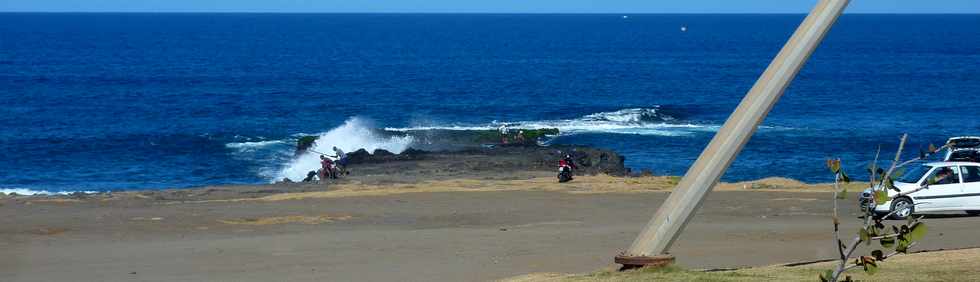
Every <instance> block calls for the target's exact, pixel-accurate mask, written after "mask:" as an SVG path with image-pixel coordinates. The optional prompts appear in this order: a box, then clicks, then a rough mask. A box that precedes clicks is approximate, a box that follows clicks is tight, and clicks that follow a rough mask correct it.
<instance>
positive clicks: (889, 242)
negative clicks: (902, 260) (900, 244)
mask: <svg viewBox="0 0 980 282" xmlns="http://www.w3.org/2000/svg"><path fill="white" fill-rule="evenodd" d="M878 243H881V247H882V248H889V249H890V248H891V247H893V246H895V237H887V238H881V240H879V241H878Z"/></svg>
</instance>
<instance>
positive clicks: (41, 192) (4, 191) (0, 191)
mask: <svg viewBox="0 0 980 282" xmlns="http://www.w3.org/2000/svg"><path fill="white" fill-rule="evenodd" d="M77 192H81V193H86V194H92V193H95V192H94V191H47V190H31V189H25V188H0V194H4V195H13V194H17V195H21V196H34V195H68V194H72V193H77Z"/></svg>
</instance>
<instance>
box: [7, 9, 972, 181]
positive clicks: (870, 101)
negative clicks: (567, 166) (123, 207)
mask: <svg viewBox="0 0 980 282" xmlns="http://www.w3.org/2000/svg"><path fill="white" fill-rule="evenodd" d="M623 16H624V15H622V14H616V15H543V14H525V15H492V14H486V15H483V14H463V15H450V14H29V13H28V14H11V13H8V14H0V189H7V191H14V190H13V189H30V190H35V191H41V190H45V191H80V190H81V191H106V190H121V189H158V188H173V187H193V186H202V185H212V184H236V183H268V182H270V181H272V180H274V179H276V178H279V177H283V176H284V175H287V174H289V173H290V172H289V171H290V170H301V168H296V167H295V166H297V165H298V163H297V161H296V160H293V159H292V148H293V147H292V146H293V144H294V142H295V140H296V138H297V136H298V135H299V134H323V135H324V136H325V137H324V138H325V139H324V140H327V142H326V143H333V144H321V145H323V146H331V145H334V144H336V145H340V146H342V147H343V148H345V149H347V150H348V151H350V150H352V149H356V148H359V147H365V148H369V149H370V148H387V149H392V150H399V149H403V148H406V147H410V146H412V142H415V141H417V140H404V139H387V138H384V137H378V136H373V135H372V134H371V130H367V129H371V128H387V129H389V130H406V129H419V128H453V129H461V130H462V129H478V128H496V127H497V126H499V125H500V124H508V125H510V126H511V127H551V126H555V127H559V128H560V129H561V130H562V131H563V133H562V135H561V136H559V137H557V138H556V139H555V140H553V141H552V142H553V143H571V144H585V145H594V146H599V147H605V148H610V149H614V150H616V151H619V152H620V153H621V154H623V155H625V156H626V164H627V165H628V166H630V167H633V168H634V169H637V170H638V169H642V168H647V169H651V170H653V171H654V172H655V173H658V174H672V175H681V174H683V173H684V172H685V171H686V169H687V167H688V166H689V165H690V164H691V163H692V162H693V161H694V159H695V158H696V157H697V155H698V154H699V152H700V151H701V149H702V148H703V147H704V146H705V145H706V144H707V142H708V141H709V140H710V138H711V137H712V136H713V135H714V133H715V131H716V130H717V129H718V127H719V126H720V125H721V124H722V123H723V122H724V119H725V118H726V117H727V116H728V114H729V113H730V112H731V111H732V110H733V109H734V107H735V106H736V104H737V103H738V102H739V101H740V99H741V98H742V97H743V95H744V94H745V93H746V91H747V90H748V89H749V88H750V87H751V86H752V84H753V83H754V82H755V80H756V78H757V77H758V75H759V74H760V73H761V72H762V71H763V70H764V69H765V67H766V65H767V64H768V63H769V61H770V59H771V58H772V57H773V56H775V54H776V52H777V51H778V50H779V48H780V47H781V46H782V45H783V43H784V42H785V41H786V40H787V39H788V37H789V36H790V34H791V33H792V32H793V30H794V29H795V28H796V26H797V25H798V24H799V22H800V21H801V20H802V19H803V17H804V15H653V14H637V15H628V17H627V18H624V17H623ZM682 26H686V27H687V31H686V32H682V31H681V30H680V28H681V27H682ZM978 93H980V15H845V16H843V17H842V18H841V19H840V21H839V22H838V24H837V25H836V26H835V27H834V29H833V31H832V32H831V33H830V34H829V36H828V37H827V38H826V40H825V42H824V43H823V45H821V46H820V48H819V49H818V50H817V52H816V53H815V54H814V56H813V57H812V58H811V59H810V61H809V62H808V63H807V65H806V66H805V67H804V69H803V70H802V72H801V73H800V75H799V76H798V77H797V79H796V81H795V82H794V83H793V84H792V85H791V87H790V88H789V89H788V91H787V92H786V94H785V96H783V98H782V100H781V101H780V102H779V103H778V104H777V105H776V106H775V108H774V109H773V111H772V113H771V114H770V115H769V117H768V118H767V119H766V120H765V122H764V126H763V127H762V128H760V130H759V131H758V132H757V134H756V135H755V136H754V137H753V138H752V140H751V141H750V142H749V144H748V145H747V147H746V148H745V150H744V151H743V153H742V154H741V155H740V156H739V157H738V159H737V160H736V161H735V163H734V164H733V166H732V167H731V169H730V170H729V171H728V173H727V174H726V175H725V176H724V180H728V181H734V180H747V179H756V178H762V177H768V176H785V177H791V178H796V179H800V180H804V181H808V182H823V181H830V180H831V176H830V175H829V173H827V172H826V169H824V168H823V163H824V160H825V159H826V158H828V157H840V158H843V160H844V163H845V165H846V166H847V167H848V169H849V170H851V171H852V172H851V174H855V175H861V174H863V173H860V171H861V170H863V168H864V166H865V165H866V164H867V163H868V161H870V160H871V159H872V158H873V156H874V153H875V149H876V148H877V146H878V145H882V146H883V147H882V148H883V152H884V153H888V154H891V153H892V152H893V151H894V150H895V147H896V146H897V143H898V138H899V136H900V135H901V134H902V133H906V132H907V133H910V134H911V139H910V147H911V148H912V151H913V152H911V153H914V152H915V151H917V148H919V147H923V146H926V145H927V144H929V143H937V144H940V143H943V142H944V141H945V140H946V138H948V137H951V136H958V135H980V95H978ZM321 143H323V142H321Z"/></svg>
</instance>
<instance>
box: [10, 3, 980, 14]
mask: <svg viewBox="0 0 980 282" xmlns="http://www.w3.org/2000/svg"><path fill="white" fill-rule="evenodd" d="M814 3H816V0H0V11H8V12H9V11H45V12H325V13H331V12H333V13H349V12H366V13H379V12H395V13H423V12H424V13H805V12H807V11H809V9H810V8H811V7H812V6H813V4H814ZM848 12H851V13H980V0H933V1H926V0H852V1H851V6H850V8H849V9H848Z"/></svg>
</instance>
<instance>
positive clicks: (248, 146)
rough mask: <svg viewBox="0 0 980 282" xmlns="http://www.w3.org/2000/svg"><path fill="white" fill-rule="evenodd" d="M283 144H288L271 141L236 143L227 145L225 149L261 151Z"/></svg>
mask: <svg viewBox="0 0 980 282" xmlns="http://www.w3.org/2000/svg"><path fill="white" fill-rule="evenodd" d="M283 143H286V141H283V140H269V141H258V142H236V143H228V144H225V147H227V148H230V149H238V150H255V149H260V148H264V147H268V146H271V145H277V144H283Z"/></svg>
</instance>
